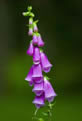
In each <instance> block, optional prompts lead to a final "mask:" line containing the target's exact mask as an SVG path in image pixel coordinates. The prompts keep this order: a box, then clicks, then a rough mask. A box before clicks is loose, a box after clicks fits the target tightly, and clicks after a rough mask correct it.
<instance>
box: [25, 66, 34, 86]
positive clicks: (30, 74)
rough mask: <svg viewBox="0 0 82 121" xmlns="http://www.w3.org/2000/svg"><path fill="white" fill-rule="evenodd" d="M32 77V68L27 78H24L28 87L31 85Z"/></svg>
mask: <svg viewBox="0 0 82 121" xmlns="http://www.w3.org/2000/svg"><path fill="white" fill-rule="evenodd" d="M32 75H33V66H32V67H31V69H30V71H29V73H28V75H27V77H26V78H25V80H26V81H28V82H29V84H30V86H32V85H33V80H32Z"/></svg>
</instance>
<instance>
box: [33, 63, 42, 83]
mask: <svg viewBox="0 0 82 121" xmlns="http://www.w3.org/2000/svg"><path fill="white" fill-rule="evenodd" d="M32 79H33V80H34V82H35V83H41V82H42V81H43V75H42V69H41V65H40V64H38V65H34V67H33V75H32Z"/></svg>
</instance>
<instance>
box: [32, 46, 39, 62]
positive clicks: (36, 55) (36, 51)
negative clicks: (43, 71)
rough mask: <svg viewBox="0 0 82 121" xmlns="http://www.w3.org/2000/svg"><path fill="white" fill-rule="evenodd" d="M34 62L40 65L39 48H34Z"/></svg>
mask: <svg viewBox="0 0 82 121" xmlns="http://www.w3.org/2000/svg"><path fill="white" fill-rule="evenodd" d="M33 62H34V64H39V63H40V49H39V48H38V47H34V52H33Z"/></svg>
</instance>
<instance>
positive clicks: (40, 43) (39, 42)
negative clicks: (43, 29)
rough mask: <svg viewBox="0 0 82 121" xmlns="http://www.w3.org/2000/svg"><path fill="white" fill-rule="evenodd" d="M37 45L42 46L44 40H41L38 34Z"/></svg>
mask: <svg viewBox="0 0 82 121" xmlns="http://www.w3.org/2000/svg"><path fill="white" fill-rule="evenodd" d="M38 46H39V47H43V46H44V42H43V40H42V38H41V36H40V35H39V36H38Z"/></svg>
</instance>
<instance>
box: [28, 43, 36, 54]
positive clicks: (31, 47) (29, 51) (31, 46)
mask: <svg viewBox="0 0 82 121" xmlns="http://www.w3.org/2000/svg"><path fill="white" fill-rule="evenodd" d="M33 50H34V47H33V44H32V42H31V43H30V46H29V48H28V50H27V54H28V55H30V56H32V55H33Z"/></svg>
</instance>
